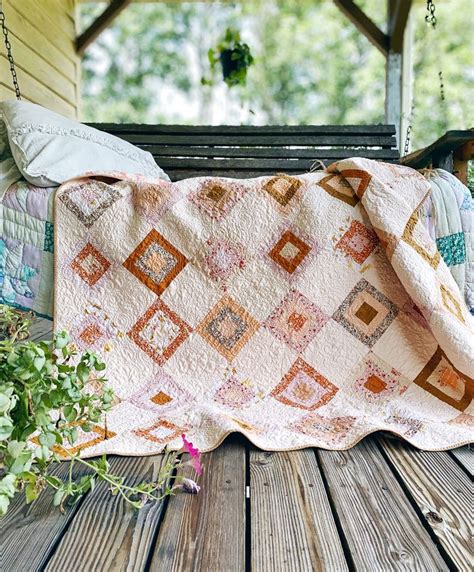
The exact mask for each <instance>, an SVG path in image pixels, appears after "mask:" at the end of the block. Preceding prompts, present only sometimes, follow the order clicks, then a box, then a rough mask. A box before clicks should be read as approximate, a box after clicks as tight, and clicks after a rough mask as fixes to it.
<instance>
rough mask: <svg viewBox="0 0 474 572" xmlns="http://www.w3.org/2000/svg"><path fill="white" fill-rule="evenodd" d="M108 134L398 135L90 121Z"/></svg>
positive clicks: (385, 130)
mask: <svg viewBox="0 0 474 572" xmlns="http://www.w3.org/2000/svg"><path fill="white" fill-rule="evenodd" d="M88 125H91V126H92V127H95V128H96V129H101V130H102V131H107V132H108V133H131V134H134V133H146V134H148V135H164V134H174V135H180V134H181V135H187V134H189V133H193V134H195V135H210V134H213V135H295V134H300V135H395V127H394V126H393V125H384V124H378V125H176V124H174V125H171V124H151V125H149V124H146V123H89V124H88Z"/></svg>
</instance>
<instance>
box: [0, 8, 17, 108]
mask: <svg viewBox="0 0 474 572" xmlns="http://www.w3.org/2000/svg"><path fill="white" fill-rule="evenodd" d="M0 26H1V28H2V33H3V39H4V42H5V48H6V50H7V58H8V62H9V64H10V72H11V74H12V81H13V87H14V89H15V95H16V98H17V99H18V101H20V100H21V92H20V85H19V83H18V77H17V75H16V69H15V60H14V59H13V55H12V45H11V44H10V40H9V39H8V28H7V27H6V25H5V12H4V11H3V9H2V7H1V4H0Z"/></svg>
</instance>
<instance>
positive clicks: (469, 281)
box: [424, 169, 474, 314]
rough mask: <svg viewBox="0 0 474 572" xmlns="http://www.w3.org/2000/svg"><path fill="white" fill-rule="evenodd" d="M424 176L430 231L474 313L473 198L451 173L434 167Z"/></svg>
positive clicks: (426, 209)
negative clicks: (426, 188)
mask: <svg viewBox="0 0 474 572" xmlns="http://www.w3.org/2000/svg"><path fill="white" fill-rule="evenodd" d="M424 176H425V177H426V178H427V179H428V181H429V182H430V184H431V195H430V197H429V200H428V201H427V202H426V208H425V216H426V219H427V226H428V230H429V233H430V235H431V237H432V238H433V239H434V240H436V246H437V247H438V251H439V252H440V254H441V256H442V257H443V260H444V261H445V263H446V264H447V266H448V267H449V269H450V270H451V274H452V275H453V276H454V279H455V280H456V282H457V284H458V286H459V289H460V290H461V292H462V293H463V294H464V299H465V300H466V303H467V306H468V308H469V310H470V312H471V314H474V199H473V198H472V196H471V194H470V192H469V190H468V189H467V187H465V186H464V185H463V184H462V183H461V181H459V179H457V178H456V177H455V176H454V175H451V173H448V172H446V171H443V170H442V169H433V170H426V171H425V172H424Z"/></svg>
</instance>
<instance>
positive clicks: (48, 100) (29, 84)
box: [0, 54, 75, 117]
mask: <svg viewBox="0 0 474 572" xmlns="http://www.w3.org/2000/svg"><path fill="white" fill-rule="evenodd" d="M17 75H18V81H19V84H20V89H21V92H22V93H23V94H24V95H25V98H26V99H29V100H31V101H35V102H36V103H39V104H40V105H44V106H45V107H48V108H54V109H55V110H56V111H58V113H63V114H64V115H68V116H69V117H73V116H74V114H75V107H74V106H73V105H71V104H70V103H68V102H67V101H66V100H65V99H63V98H62V97H59V96H58V95H56V94H55V93H54V92H53V91H51V90H50V89H49V88H48V87H46V86H44V85H43V84H42V83H40V82H39V81H38V80H37V79H35V78H34V77H32V76H31V75H30V74H29V73H27V72H25V71H24V70H23V69H21V68H19V67H17ZM0 77H2V78H5V81H6V78H10V65H9V63H8V60H7V59H6V56H5V55H4V54H0Z"/></svg>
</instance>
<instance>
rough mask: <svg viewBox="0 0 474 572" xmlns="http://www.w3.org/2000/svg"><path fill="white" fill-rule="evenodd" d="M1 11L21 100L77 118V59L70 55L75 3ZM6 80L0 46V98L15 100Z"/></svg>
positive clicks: (48, 2)
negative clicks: (6, 28)
mask: <svg viewBox="0 0 474 572" xmlns="http://www.w3.org/2000/svg"><path fill="white" fill-rule="evenodd" d="M3 9H4V11H5V18H6V23H7V26H8V29H9V30H10V42H11V45H12V51H13V56H14V58H15V62H16V68H17V75H18V81H19V83H20V89H21V93H22V99H24V100H26V101H32V102H33V103H38V104H40V105H43V106H45V107H48V108H49V109H52V110H53V111H57V112H58V113H61V114H63V115H66V116H69V117H77V115H78V107H79V98H80V91H79V77H80V60H79V58H78V57H77V55H76V51H75V37H76V32H75V0H3ZM0 41H1V39H0ZM10 77H11V76H10V69H9V64H8V60H7V58H6V55H5V47H4V45H3V43H2V44H0V99H12V98H14V97H15V92H14V90H13V87H12V83H11V79H10Z"/></svg>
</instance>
